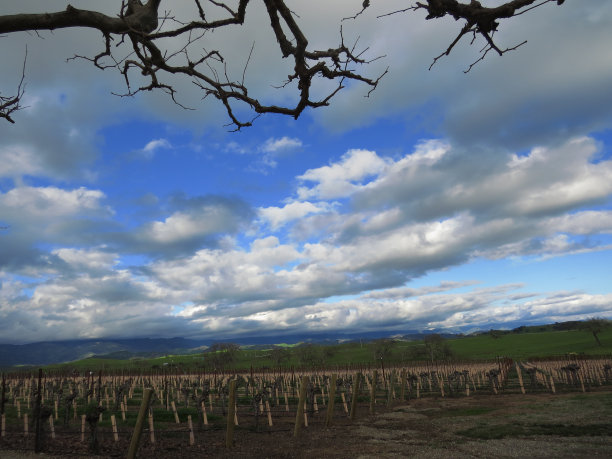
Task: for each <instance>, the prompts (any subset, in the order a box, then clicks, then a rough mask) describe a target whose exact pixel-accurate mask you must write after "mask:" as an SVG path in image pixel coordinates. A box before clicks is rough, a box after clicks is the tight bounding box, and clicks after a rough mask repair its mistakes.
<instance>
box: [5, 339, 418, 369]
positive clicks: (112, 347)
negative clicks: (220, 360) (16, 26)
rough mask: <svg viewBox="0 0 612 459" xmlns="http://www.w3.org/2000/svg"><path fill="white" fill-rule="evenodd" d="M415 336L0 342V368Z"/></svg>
mask: <svg viewBox="0 0 612 459" xmlns="http://www.w3.org/2000/svg"><path fill="white" fill-rule="evenodd" d="M391 336H393V337H394V338H398V337H401V338H403V339H419V338H422V334H420V333H418V332H410V333H392V332H367V333H336V334H333V333H324V334H323V333H321V334H309V335H298V334H293V335H274V336H267V337H266V336H264V337H261V336H256V337H255V336H253V337H241V338H236V339H231V340H211V339H186V338H134V339H87V340H70V341H46V342H37V343H29V344H1V343H0V368H7V367H13V366H16V365H26V366H34V365H49V364H53V363H64V362H71V361H74V360H80V359H85V358H88V357H98V358H114V359H130V358H134V357H147V358H151V357H160V356H164V355H169V354H174V355H177V354H183V355H184V354H194V353H197V352H202V351H203V350H205V349H206V348H207V347H208V346H210V345H211V344H213V343H214V342H219V341H225V342H233V343H237V344H240V345H242V346H245V345H249V346H257V347H261V346H265V347H267V346H272V345H274V344H279V343H286V344H296V343H300V342H310V343H317V344H337V343H339V342H344V341H358V340H360V339H362V340H364V341H369V340H372V339H377V338H383V337H391Z"/></svg>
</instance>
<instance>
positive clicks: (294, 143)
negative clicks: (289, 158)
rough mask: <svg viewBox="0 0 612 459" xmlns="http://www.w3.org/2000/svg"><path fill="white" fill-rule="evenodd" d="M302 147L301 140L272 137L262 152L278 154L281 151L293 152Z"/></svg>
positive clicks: (264, 145)
mask: <svg viewBox="0 0 612 459" xmlns="http://www.w3.org/2000/svg"><path fill="white" fill-rule="evenodd" d="M301 146H302V141H301V140H300V139H296V138H292V137H287V136H283V137H280V138H274V137H271V138H269V139H268V140H266V141H265V142H264V144H263V145H262V146H261V151H263V152H265V153H278V152H280V151H286V150H293V149H295V148H299V147H301Z"/></svg>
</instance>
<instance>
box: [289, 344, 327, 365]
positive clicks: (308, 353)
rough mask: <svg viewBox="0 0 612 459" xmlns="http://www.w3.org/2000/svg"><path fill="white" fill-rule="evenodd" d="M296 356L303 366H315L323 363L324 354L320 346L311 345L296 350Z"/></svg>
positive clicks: (304, 345)
mask: <svg viewBox="0 0 612 459" xmlns="http://www.w3.org/2000/svg"><path fill="white" fill-rule="evenodd" d="M295 352H296V355H297V358H298V360H299V362H300V364H301V365H303V366H315V365H321V364H322V363H323V353H322V350H321V347H320V346H315V345H313V344H311V343H308V344H303V345H301V346H299V347H297V348H296V351H295Z"/></svg>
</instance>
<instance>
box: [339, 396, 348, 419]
mask: <svg viewBox="0 0 612 459" xmlns="http://www.w3.org/2000/svg"><path fill="white" fill-rule="evenodd" d="M340 397H342V405H343V406H344V412H345V413H346V414H347V415H348V414H349V411H348V406H347V405H346V397H345V396H344V392H340Z"/></svg>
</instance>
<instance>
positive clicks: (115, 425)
mask: <svg viewBox="0 0 612 459" xmlns="http://www.w3.org/2000/svg"><path fill="white" fill-rule="evenodd" d="M111 425H112V426H113V438H114V439H115V441H119V433H118V432H117V420H116V419H115V415H114V414H111Z"/></svg>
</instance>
